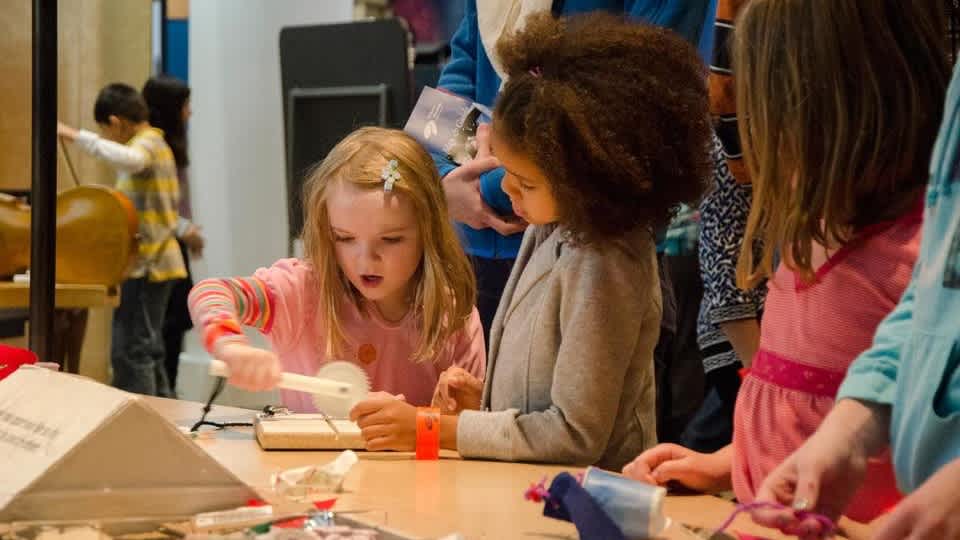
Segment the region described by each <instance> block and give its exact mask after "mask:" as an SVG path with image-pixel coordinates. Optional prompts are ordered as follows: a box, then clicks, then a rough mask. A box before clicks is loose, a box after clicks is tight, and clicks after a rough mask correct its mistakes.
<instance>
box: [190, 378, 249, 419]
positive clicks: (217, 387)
mask: <svg viewBox="0 0 960 540" xmlns="http://www.w3.org/2000/svg"><path fill="white" fill-rule="evenodd" d="M226 381H227V380H226V379H225V378H223V377H217V381H216V382H215V383H214V385H213V391H212V392H211V393H210V399H208V400H207V403H206V405H204V406H203V414H202V415H201V416H200V420H198V421H197V423H196V424H194V425H193V427H192V428H190V432H191V433H192V432H195V431H197V430H199V429H200V427H201V426H210V427H213V428H215V429H218V430H220V429H226V428H229V427H253V423H252V422H212V421H210V420H207V415H208V414H210V410H211V409H212V408H213V402H214V400H216V399H217V396H219V395H220V393H221V392H223V387H224V383H226Z"/></svg>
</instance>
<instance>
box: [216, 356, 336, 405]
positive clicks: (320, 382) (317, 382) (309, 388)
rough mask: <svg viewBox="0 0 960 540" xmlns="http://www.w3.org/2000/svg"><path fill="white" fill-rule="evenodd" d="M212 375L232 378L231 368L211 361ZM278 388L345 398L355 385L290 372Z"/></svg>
mask: <svg viewBox="0 0 960 540" xmlns="http://www.w3.org/2000/svg"><path fill="white" fill-rule="evenodd" d="M210 375H213V376H214V377H225V378H230V368H229V367H228V366H227V365H226V364H224V363H223V362H222V361H220V360H211V361H210ZM277 386H278V387H280V388H283V389H284V390H298V391H300V392H307V393H309V394H326V395H330V396H337V397H344V398H346V397H348V396H349V395H350V390H352V389H353V385H351V384H350V383H345V382H340V381H334V380H331V379H321V378H319V377H308V376H306V375H300V374H298V373H288V372H284V373H281V374H280V383H279V384H277Z"/></svg>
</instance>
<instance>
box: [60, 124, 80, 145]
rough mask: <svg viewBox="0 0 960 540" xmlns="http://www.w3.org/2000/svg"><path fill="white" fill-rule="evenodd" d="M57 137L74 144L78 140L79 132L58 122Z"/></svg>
mask: <svg viewBox="0 0 960 540" xmlns="http://www.w3.org/2000/svg"><path fill="white" fill-rule="evenodd" d="M57 137H63V138H64V139H67V140H68V141H70V142H73V141H74V140H75V139H76V138H77V130H76V129H74V128H72V127H70V126H68V125H66V124H64V123H63V122H57Z"/></svg>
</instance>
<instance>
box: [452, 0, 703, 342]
mask: <svg viewBox="0 0 960 540" xmlns="http://www.w3.org/2000/svg"><path fill="white" fill-rule="evenodd" d="M545 9H552V10H553V12H554V13H555V14H558V15H573V14H577V13H584V12H588V11H594V10H598V9H603V10H608V11H614V12H623V13H625V14H627V15H628V16H630V17H632V18H635V19H636V20H639V21H645V22H649V23H651V24H656V25H659V26H663V27H665V28H670V29H672V30H675V31H676V32H678V33H679V34H681V35H683V36H685V37H686V38H687V39H689V40H690V41H691V42H692V43H694V44H695V45H697V47H698V49H699V50H700V54H701V57H703V58H704V59H705V60H709V54H710V51H711V48H712V45H713V19H714V16H715V12H716V0H467V3H466V10H465V13H464V17H463V21H462V22H461V24H460V28H459V29H458V30H457V32H456V34H454V36H453V39H452V41H451V44H450V45H451V50H452V52H451V57H450V61H449V63H448V64H447V65H446V67H445V68H444V70H443V73H442V74H441V75H440V81H439V83H438V86H439V87H440V88H442V89H444V90H447V91H449V92H452V93H454V94H459V95H461V96H464V97H467V98H469V99H472V100H474V101H476V102H478V103H482V104H484V105H487V106H493V102H494V100H495V99H496V97H497V94H498V92H499V91H500V86H501V83H502V79H501V76H500V74H499V73H498V69H497V67H496V66H497V65H498V64H499V62H498V59H497V58H496V57H495V56H494V55H493V51H494V49H495V46H496V40H497V38H498V37H499V36H500V35H501V34H502V33H505V32H510V31H511V30H513V29H515V28H517V26H518V25H519V24H522V20H523V17H524V16H525V15H526V14H527V13H529V12H532V11H537V10H545ZM434 160H435V161H436V163H437V169H438V170H439V172H440V176H441V177H442V178H443V189H444V192H445V193H446V196H447V203H448V205H449V207H450V213H451V215H452V216H453V218H454V219H455V220H456V221H457V222H458V225H459V228H460V231H461V235H462V238H463V239H464V242H465V246H464V247H465V249H466V251H467V253H468V254H469V255H471V258H472V259H473V262H474V269H475V272H476V275H477V285H478V288H479V298H478V309H479V311H480V318H481V320H482V322H483V327H484V333H485V334H486V335H487V336H488V337H489V330H490V325H491V323H492V322H493V316H494V314H495V313H496V309H497V304H498V303H499V301H500V296H501V294H502V293H503V287H504V284H505V283H506V281H507V277H508V276H509V274H510V268H511V267H512V266H513V260H514V259H515V258H516V255H517V250H518V249H519V247H520V240H521V236H522V235H521V234H520V233H521V232H522V231H523V230H524V229H525V228H526V223H523V221H522V220H520V219H519V218H517V217H516V216H514V215H513V211H512V208H511V206H510V199H509V198H508V197H507V195H506V194H505V193H504V192H503V190H502V189H501V188H500V182H501V180H502V179H503V170H502V169H500V168H497V166H496V160H495V159H493V158H488V159H482V160H476V161H473V162H469V163H467V164H465V165H463V166H460V167H458V166H457V165H456V164H455V163H453V162H452V161H450V160H449V159H448V158H446V157H445V156H443V155H440V154H434Z"/></svg>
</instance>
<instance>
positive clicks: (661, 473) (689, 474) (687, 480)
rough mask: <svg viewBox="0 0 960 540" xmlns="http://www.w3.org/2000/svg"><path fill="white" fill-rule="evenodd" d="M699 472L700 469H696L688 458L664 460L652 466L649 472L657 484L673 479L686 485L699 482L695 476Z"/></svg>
mask: <svg viewBox="0 0 960 540" xmlns="http://www.w3.org/2000/svg"><path fill="white" fill-rule="evenodd" d="M701 474H702V471H700V470H698V469H697V467H696V465H695V464H694V463H693V462H692V460H690V459H689V458H681V459H674V460H670V461H664V462H662V463H660V464H658V465H657V466H656V467H654V468H653V471H652V472H651V473H650V475H651V476H652V477H653V479H654V481H656V483H657V484H660V485H663V484H666V483H667V482H669V481H671V480H673V481H675V482H680V483H681V484H683V485H685V486H687V487H693V486H696V485H697V484H698V483H699V482H698V481H697V478H698V477H699V476H701Z"/></svg>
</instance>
